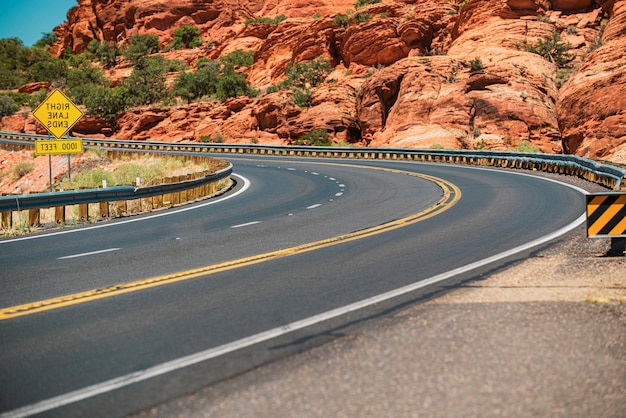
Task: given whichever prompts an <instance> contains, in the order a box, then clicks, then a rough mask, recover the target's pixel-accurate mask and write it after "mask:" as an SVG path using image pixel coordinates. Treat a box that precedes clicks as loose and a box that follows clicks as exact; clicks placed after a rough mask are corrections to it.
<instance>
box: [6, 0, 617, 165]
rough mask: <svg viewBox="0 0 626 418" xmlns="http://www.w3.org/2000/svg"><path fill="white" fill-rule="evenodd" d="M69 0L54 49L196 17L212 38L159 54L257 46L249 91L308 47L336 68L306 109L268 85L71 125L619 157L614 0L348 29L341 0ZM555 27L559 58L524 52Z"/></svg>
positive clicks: (480, 3)
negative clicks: (113, 123) (318, 132)
mask: <svg viewBox="0 0 626 418" xmlns="http://www.w3.org/2000/svg"><path fill="white" fill-rule="evenodd" d="M78 3H79V4H78V6H77V7H74V8H73V9H72V10H70V11H69V12H68V21H67V22H66V23H64V24H63V25H61V26H59V27H58V28H56V29H55V32H56V33H57V35H58V36H59V39H60V41H59V43H58V44H57V45H55V46H54V47H53V48H52V52H54V53H56V54H59V55H60V54H61V53H62V52H63V51H64V50H66V49H71V50H72V51H73V52H75V53H79V52H81V51H83V50H84V49H85V48H86V45H87V44H88V43H89V41H91V40H92V39H97V40H100V41H102V40H109V41H116V42H119V43H123V42H124V41H125V40H127V39H128V38H129V37H130V36H132V35H134V34H147V33H149V34H155V35H157V36H158V37H159V40H160V42H161V44H163V45H165V44H167V43H168V42H170V41H171V39H172V33H173V30H174V29H175V28H177V27H179V26H181V25H195V26H198V27H199V28H200V29H201V30H202V38H203V41H205V42H207V43H208V42H209V41H211V42H210V47H207V46H205V47H202V48H198V49H195V50H182V51H176V52H170V53H168V54H177V56H178V57H179V58H182V59H185V60H187V61H188V62H190V63H192V64H193V63H194V62H195V61H196V60H197V59H198V58H200V57H202V56H206V57H207V58H210V59H215V58H217V57H219V56H220V55H224V54H227V53H229V52H232V51H234V50H237V49H243V50H252V51H255V63H254V65H252V66H251V67H249V68H248V69H247V70H246V77H247V79H248V81H249V82H250V83H251V84H252V85H253V86H254V87H255V88H257V89H258V90H259V91H261V92H263V91H264V89H265V88H267V87H268V86H270V85H273V84H276V83H277V82H278V81H280V80H281V79H282V78H283V77H284V70H285V68H286V67H287V65H288V64H289V63H293V62H295V61H307V60H311V59H313V58H316V57H318V56H322V57H325V58H326V59H328V60H329V61H330V62H331V64H332V65H333V66H334V67H335V70H334V72H332V73H331V74H330V75H329V76H328V77H327V78H326V80H325V82H324V83H322V84H321V85H320V86H318V87H317V88H316V89H315V90H314V92H313V95H312V97H311V102H310V106H308V107H304V108H301V107H298V106H296V105H295V103H294V100H293V97H292V96H293V95H292V93H291V92H290V91H279V92H275V93H269V94H260V95H259V96H258V97H255V98H247V97H244V98H237V99H231V100H229V101H227V102H225V103H219V102H205V103H194V104H190V105H187V106H178V107H174V108H170V109H162V108H150V109H144V108H142V109H134V110H132V111H129V112H126V113H125V114H123V115H121V116H120V117H119V119H118V121H117V126H118V127H117V128H116V129H117V130H115V131H113V130H112V129H111V127H106V126H102V124H101V122H100V121H98V119H97V118H85V120H83V121H81V123H79V124H78V125H77V126H76V130H75V133H76V134H82V135H88V134H91V135H96V136H97V135H100V136H102V135H112V136H114V137H117V138H125V139H152V140H169V141H172V140H174V141H176V140H199V139H200V138H201V137H203V136H209V135H210V136H212V137H215V136H216V135H220V136H221V137H222V138H224V140H225V141H227V142H251V141H253V142H260V143H264V142H271V143H290V142H292V141H293V140H294V139H296V138H298V137H299V136H301V135H303V134H305V133H307V132H310V131H311V130H314V129H320V128H321V129H326V130H327V131H328V132H329V133H330V135H331V137H332V138H333V139H334V140H335V141H343V142H349V143H354V144H359V145H363V146H367V145H370V146H400V147H433V146H435V147H439V146H442V147H446V148H468V149H471V148H490V149H512V148H515V147H516V146H518V145H519V144H520V143H521V142H522V141H528V142H530V143H531V144H533V145H535V146H537V147H538V148H539V149H541V150H542V151H544V152H555V153H558V152H570V153H576V154H579V155H584V156H589V157H592V158H603V159H613V160H616V161H626V101H625V100H626V55H625V54H624V51H625V50H626V0H614V1H612V0H608V1H605V0H552V1H548V0H467V1H464V2H462V3H459V4H455V2H451V1H450V0H420V1H417V0H415V1H411V0H403V1H391V0H383V1H382V2H380V3H376V4H372V5H368V6H365V7H363V8H359V9H358V12H362V13H367V15H368V16H369V17H370V18H371V19H369V20H363V21H362V22H361V23H357V22H356V21H354V20H353V21H351V22H350V23H349V24H348V25H337V21H336V17H337V16H338V15H340V14H342V15H343V14H346V15H347V16H354V14H355V13H356V12H357V11H355V1H352V0H350V1H345V0H339V1H327V0H280V1H279V0H268V1H258V0H256V1H252V0H224V1H212V0H169V1H166V0H79V2H78ZM279 14H284V15H285V16H287V17H288V19H286V20H285V21H283V22H282V23H280V24H278V25H266V24H249V25H245V24H244V21H245V20H246V19H249V18H251V17H260V16H269V17H273V16H277V15H279ZM555 34H556V35H555ZM553 35H554V36H557V37H558V39H559V40H560V41H562V42H563V43H567V44H568V45H569V49H568V51H566V53H567V54H571V57H572V58H573V59H572V60H571V62H570V63H569V64H567V65H565V66H563V65H561V66H559V65H558V63H555V62H552V61H554V59H552V58H553V57H552V56H551V55H547V56H543V57H542V56H540V55H538V54H535V53H532V52H528V51H527V50H526V49H528V48H527V47H526V46H534V45H536V43H537V42H538V40H540V39H541V40H545V39H550V37H552V36H553ZM170 56H171V55H170ZM119 70H120V71H119V72H118V73H121V74H122V76H123V69H121V68H120V69H119ZM5 119H7V118H5ZM8 123H11V122H10V121H8V120H5V121H3V124H4V125H5V126H6V125H7V124H8ZM13 123H16V122H13ZM21 124H22V125H23V126H24V129H33V126H35V125H34V124H29V123H26V124H24V121H23V120H22V121H21ZM29 127H30V128H29Z"/></svg>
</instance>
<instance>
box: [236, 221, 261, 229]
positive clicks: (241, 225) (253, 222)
mask: <svg viewBox="0 0 626 418" xmlns="http://www.w3.org/2000/svg"><path fill="white" fill-rule="evenodd" d="M260 223H261V221H252V222H246V223H245V224H239V225H233V226H231V228H243V227H244V226H250V225H255V224H260Z"/></svg>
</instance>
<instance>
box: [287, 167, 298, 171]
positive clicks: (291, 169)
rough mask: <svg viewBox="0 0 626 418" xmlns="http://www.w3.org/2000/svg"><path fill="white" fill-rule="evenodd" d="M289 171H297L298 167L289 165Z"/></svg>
mask: <svg viewBox="0 0 626 418" xmlns="http://www.w3.org/2000/svg"><path fill="white" fill-rule="evenodd" d="M287 171H297V168H291V167H289V168H287Z"/></svg>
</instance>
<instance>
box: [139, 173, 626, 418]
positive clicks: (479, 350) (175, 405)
mask: <svg viewBox="0 0 626 418" xmlns="http://www.w3.org/2000/svg"><path fill="white" fill-rule="evenodd" d="M587 186H588V185H587ZM593 187H594V186H591V189H593ZM587 188H590V187H587ZM592 191H593V190H592ZM596 191H597V190H596ZM608 248H609V240H608V239H588V238H587V237H586V236H585V229H584V227H579V228H577V229H576V230H575V231H573V232H572V233H570V234H569V235H567V236H566V237H563V238H562V239H560V240H559V241H558V242H556V243H554V245H551V246H549V247H548V248H546V249H543V250H541V251H539V252H537V253H535V254H533V256H532V257H530V258H527V259H524V260H522V261H520V262H518V263H516V264H515V265H512V266H509V267H508V268H506V269H503V270H500V271H498V272H495V273H493V274H491V275H490V276H489V277H486V278H484V279H483V280H479V281H474V282H471V283H466V284H465V285H463V286H461V287H458V288H456V289H454V290H452V291H449V292H447V293H445V294H442V295H440V296H437V297H435V298H432V299H430V300H428V301H426V302H424V303H421V304H418V305H415V306H412V307H410V308H407V309H405V310H403V311H401V312H397V313H395V314H394V315H391V316H388V317H385V318H383V319H381V320H379V321H377V322H375V323H373V324H370V325H368V326H364V327H361V328H358V329H355V330H353V331H351V332H349V333H348V334H347V335H346V336H344V337H341V338H337V339H335V340H333V341H332V342H330V343H328V344H325V345H322V346H319V347H316V348H313V349H310V350H307V351H305V352H303V353H300V354H298V355H294V356H291V357H289V358H286V359H283V360H281V361H277V362H275V363H272V364H269V365H266V366H263V367H260V368H258V369H256V370H252V371H250V372H248V373H245V374H243V375H241V376H238V377H235V378H232V379H229V380H226V381H224V382H221V383H219V384H217V385H213V386H210V387H207V388H204V389H202V390H200V391H198V392H196V393H193V394H190V395H188V396H184V397H181V398H178V399H174V400H172V401H170V402H168V403H165V404H163V405H159V406H157V407H154V408H152V409H150V410H147V411H143V412H142V413H140V414H139V415H138V416H143V417H170V416H179V417H213V416H219V417H296V416H297V417H329V416H332V417H357V416H358V417H418V416H427V417H452V416H453V417H503V416H510V417H529V416H551V417H591V416H594V417H624V416H626V257H606V256H605V254H606V252H607V250H608Z"/></svg>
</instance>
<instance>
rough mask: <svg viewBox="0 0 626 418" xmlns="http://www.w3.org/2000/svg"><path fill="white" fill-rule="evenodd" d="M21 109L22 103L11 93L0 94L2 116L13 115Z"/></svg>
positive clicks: (0, 113) (0, 115) (0, 114)
mask: <svg viewBox="0 0 626 418" xmlns="http://www.w3.org/2000/svg"><path fill="white" fill-rule="evenodd" d="M18 110H20V105H18V104H17V103H15V100H13V98H12V97H11V96H9V95H6V94H0V117H3V116H10V115H13V114H14V113H15V112H17V111H18Z"/></svg>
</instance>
